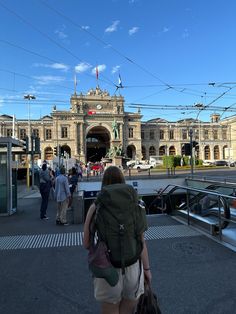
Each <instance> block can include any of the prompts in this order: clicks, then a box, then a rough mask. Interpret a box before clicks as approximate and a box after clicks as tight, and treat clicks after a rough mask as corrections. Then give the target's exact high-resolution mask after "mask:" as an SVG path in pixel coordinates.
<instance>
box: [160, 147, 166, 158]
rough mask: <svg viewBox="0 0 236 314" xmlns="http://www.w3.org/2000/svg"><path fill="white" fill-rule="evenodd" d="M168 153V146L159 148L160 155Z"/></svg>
mask: <svg viewBox="0 0 236 314" xmlns="http://www.w3.org/2000/svg"><path fill="white" fill-rule="evenodd" d="M165 154H166V146H161V147H160V148H159V156H164V155H165Z"/></svg>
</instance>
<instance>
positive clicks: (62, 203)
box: [55, 167, 71, 226]
mask: <svg viewBox="0 0 236 314" xmlns="http://www.w3.org/2000/svg"><path fill="white" fill-rule="evenodd" d="M65 172H66V171H65V167H61V168H60V175H59V176H58V177H56V181H55V200H56V202H57V215H56V224H57V225H63V226H67V225H68V222H67V220H66V212H67V208H68V204H69V201H70V198H71V193H70V188H69V182H68V178H67V177H66V176H65Z"/></svg>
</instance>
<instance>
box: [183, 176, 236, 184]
mask: <svg viewBox="0 0 236 314" xmlns="http://www.w3.org/2000/svg"><path fill="white" fill-rule="evenodd" d="M208 178H210V179H208ZM212 178H215V179H221V180H222V177H217V176H214V177H213V176H210V177H207V176H200V175H196V174H195V175H188V176H186V179H192V180H194V179H195V180H199V181H203V182H211V183H222V184H229V185H231V184H232V185H236V180H235V177H228V178H227V179H224V180H223V181H219V180H218V181H216V180H211V179H212ZM228 180H232V182H230V181H228Z"/></svg>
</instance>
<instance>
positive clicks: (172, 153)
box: [169, 146, 176, 156]
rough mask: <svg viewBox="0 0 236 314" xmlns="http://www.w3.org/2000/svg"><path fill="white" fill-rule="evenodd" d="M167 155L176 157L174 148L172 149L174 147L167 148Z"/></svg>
mask: <svg viewBox="0 0 236 314" xmlns="http://www.w3.org/2000/svg"><path fill="white" fill-rule="evenodd" d="M169 155H170V156H174V155H176V153H175V147H174V146H171V147H170V148H169Z"/></svg>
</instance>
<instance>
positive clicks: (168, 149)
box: [0, 86, 236, 162]
mask: <svg viewBox="0 0 236 314" xmlns="http://www.w3.org/2000/svg"><path fill="white" fill-rule="evenodd" d="M124 103H125V99H124V97H122V96H121V95H115V96H111V95H110V94H109V92H108V91H106V90H102V89H101V88H100V87H99V86H97V87H96V88H95V89H93V88H92V89H90V90H89V91H88V92H87V93H84V94H83V93H80V94H77V93H76V92H75V93H74V94H73V95H72V96H71V98H70V109H69V110H58V109H57V107H56V106H53V107H52V111H51V114H50V115H46V116H44V117H42V118H40V119H31V120H30V121H29V120H28V119H17V117H16V119H15V121H14V123H13V117H12V116H8V115H4V114H3V115H1V116H0V136H5V137H6V136H13V137H16V138H18V139H24V138H25V137H26V136H28V135H29V132H30V134H33V135H34V136H35V137H39V138H40V144H41V156H39V155H36V156H35V158H40V157H41V159H46V160H52V159H53V158H54V157H55V154H57V152H58V147H60V150H61V152H62V153H67V154H68V155H69V156H70V157H73V158H76V159H77V160H80V161H82V162H87V161H92V162H95V161H100V160H101V159H102V158H103V157H105V156H106V155H107V154H108V152H109V151H110V150H111V149H118V148H119V149H121V150H122V153H123V154H124V155H125V156H126V157H128V158H131V159H139V160H141V159H149V157H150V156H164V155H186V152H185V148H184V144H185V143H189V141H190V138H189V133H190V130H191V132H192V139H193V141H195V142H196V146H195V148H194V150H195V151H194V154H195V156H196V157H197V158H199V159H203V160H222V159H224V160H227V159H233V160H234V159H236V132H235V131H236V117H235V116H231V117H228V118H225V119H222V120H221V119H220V115H219V114H217V113H214V114H212V115H211V120H210V121H209V122H203V121H200V120H196V119H192V118H190V119H183V120H178V121H167V120H164V119H161V118H154V119H151V120H149V121H143V120H142V114H141V111H140V109H137V112H136V113H133V112H126V111H125V109H124ZM157 113H158V112H157ZM170 118H171V117H170Z"/></svg>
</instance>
